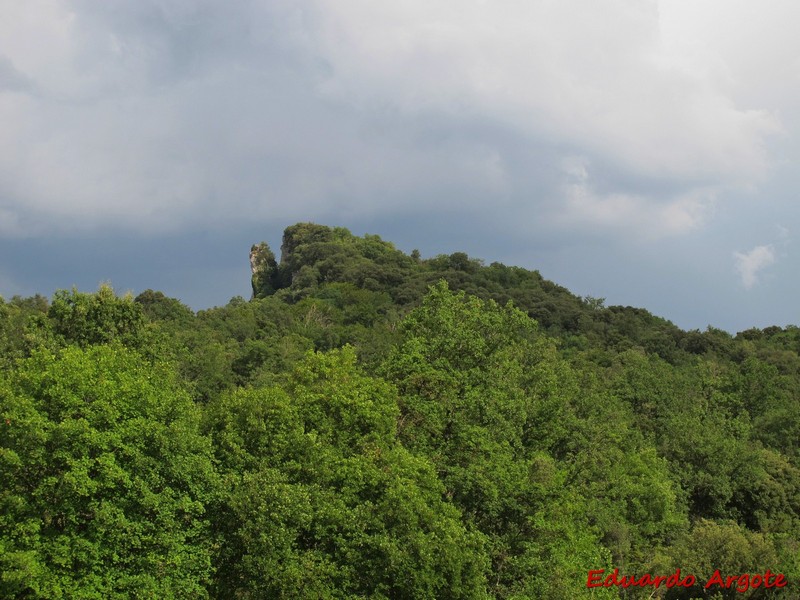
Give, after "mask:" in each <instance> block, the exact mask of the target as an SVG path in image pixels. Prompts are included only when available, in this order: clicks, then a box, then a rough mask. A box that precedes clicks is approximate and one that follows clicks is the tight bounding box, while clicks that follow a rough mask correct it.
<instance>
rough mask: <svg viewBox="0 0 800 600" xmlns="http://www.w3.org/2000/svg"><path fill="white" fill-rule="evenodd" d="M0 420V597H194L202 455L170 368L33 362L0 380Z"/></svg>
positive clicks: (204, 547) (126, 359)
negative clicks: (1, 420) (0, 572)
mask: <svg viewBox="0 0 800 600" xmlns="http://www.w3.org/2000/svg"><path fill="white" fill-rule="evenodd" d="M0 415H1V416H2V418H3V424H2V425H3V426H2V429H0V462H1V463H2V464H1V466H0V490H2V491H1V492H0V505H2V510H0V515H2V517H0V549H1V550H2V551H1V552H0V562H2V569H1V570H2V573H3V576H2V579H0V590H1V593H0V595H2V596H3V597H5V598H10V597H30V598H47V599H58V598H129V597H132V596H134V595H135V596H136V597H141V598H197V597H203V596H205V591H204V590H205V583H206V581H207V580H208V579H209V577H210V575H211V572H212V567H211V563H210V545H209V537H208V521H207V515H206V512H205V506H206V503H207V502H208V500H209V499H210V498H211V494H212V493H213V490H214V485H215V484H214V482H215V474H214V469H213V466H212V462H211V446H210V444H209V441H208V440H207V439H206V438H203V437H202V436H201V435H200V434H199V429H198V426H199V414H198V411H197V409H196V408H195V407H194V405H193V404H192V403H191V401H190V400H189V399H188V397H187V396H186V395H185V394H184V393H183V392H182V391H181V390H180V388H179V387H178V385H177V383H176V382H175V379H174V376H173V375H172V373H171V372H170V371H169V369H167V368H165V367H163V366H159V365H150V364H148V363H146V362H144V361H143V360H142V359H141V357H139V356H138V355H137V354H135V353H134V352H131V351H128V350H125V349H124V348H122V347H120V346H99V347H94V348H89V349H86V350H83V349H78V348H66V349H64V350H62V351H60V352H59V353H57V354H52V353H50V352H48V351H39V352H36V353H35V354H34V356H32V357H31V358H30V359H28V360H26V361H24V362H22V363H20V365H19V368H18V369H17V371H16V372H15V373H14V374H13V375H11V376H9V377H5V378H4V379H2V380H0Z"/></svg>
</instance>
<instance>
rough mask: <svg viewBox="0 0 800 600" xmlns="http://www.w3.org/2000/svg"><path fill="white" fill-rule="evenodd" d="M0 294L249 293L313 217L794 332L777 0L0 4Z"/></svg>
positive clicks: (791, 151) (406, 244)
mask: <svg viewBox="0 0 800 600" xmlns="http://www.w3.org/2000/svg"><path fill="white" fill-rule="evenodd" d="M0 16H2V18H0V295H2V296H4V297H6V298H9V297H10V296H12V295H14V294H22V295H30V294H33V293H36V292H39V293H44V294H47V295H49V294H51V293H52V292H53V291H55V290H56V289H58V288H65V287H70V286H72V285H77V286H78V287H79V288H80V289H82V290H86V291H91V290H94V289H96V287H97V285H98V283H99V282H101V281H111V282H112V284H113V285H114V286H115V287H116V288H117V289H118V290H119V291H125V290H132V291H133V292H134V293H138V292H140V291H142V290H144V289H146V288H154V289H160V290H162V291H164V292H165V293H167V294H168V295H172V296H175V297H178V298H180V299H181V300H183V301H184V302H186V303H187V304H189V305H190V306H192V307H193V308H195V309H201V308H207V307H210V306H213V305H219V304H224V303H226V302H227V301H228V299H230V298H231V297H232V296H236V295H242V296H245V297H249V294H250V290H249V265H248V264H247V256H248V251H249V248H250V245H251V244H252V243H254V242H258V241H261V240H265V241H267V242H268V243H269V244H270V245H271V246H272V247H273V249H275V250H276V251H277V250H278V248H279V246H280V236H281V232H282V230H283V228H284V227H286V226H287V225H290V224H292V223H295V222H297V221H316V222H320V223H324V224H329V225H340V226H345V227H348V228H349V229H350V230H351V231H353V233H355V234H358V235H361V234H364V233H377V234H379V235H381V236H382V237H383V238H384V239H388V240H390V241H393V242H394V243H395V244H396V245H397V246H398V247H400V248H401V249H403V250H405V251H410V250H411V249H413V248H418V249H419V250H420V251H421V252H422V254H423V256H431V255H435V254H438V253H441V252H446V253H451V252H454V251H465V252H467V253H469V254H470V256H474V257H477V258H483V259H485V260H486V261H487V263H488V262H492V261H501V262H504V263H506V264H514V265H519V266H524V267H527V268H531V269H538V270H539V271H540V272H541V273H542V275H543V276H545V277H547V278H549V279H552V280H554V281H555V282H557V283H559V284H562V285H565V286H567V287H568V288H569V289H571V290H572V291H573V292H575V293H577V294H580V295H591V296H595V297H604V298H606V303H607V304H623V305H633V306H640V307H644V308H647V309H648V310H650V311H651V312H653V313H655V314H657V315H660V316H663V317H665V318H668V319H670V320H672V321H673V322H674V323H676V324H677V325H679V326H681V327H683V328H686V329H692V328H700V329H705V327H706V326H707V325H713V326H715V327H720V328H723V329H726V330H728V331H731V332H736V331H740V330H743V329H746V328H748V327H751V326H758V327H764V326H767V325H771V324H778V325H786V324H800V303H799V302H798V300H797V299H798V298H800V277H798V269H797V267H796V265H797V264H798V263H797V259H798V247H797V243H796V241H795V240H796V238H797V235H798V231H797V229H798V226H797V225H796V224H799V223H800V202H798V190H800V170H799V169H798V162H799V161H798V159H800V118H799V115H798V108H800V38H798V36H797V35H796V31H795V30H796V23H798V22H800V4H797V2H796V1H795V0H765V1H764V2H759V3H756V2H752V1H750V0H748V1H744V0H667V1H659V0H558V1H553V0H521V1H516V0H497V1H494V2H489V1H486V0H441V1H439V2H436V3H431V2H428V1H423V0H405V1H403V2H391V3H389V2H375V1H374V0H336V1H334V0H270V1H260V2H259V1H241V2H236V3H223V2H218V1H217V0H159V1H155V0H114V1H111V2H97V1H96V0H72V1H66V0H61V1H49V0H27V1H26V2H19V1H18V0H0Z"/></svg>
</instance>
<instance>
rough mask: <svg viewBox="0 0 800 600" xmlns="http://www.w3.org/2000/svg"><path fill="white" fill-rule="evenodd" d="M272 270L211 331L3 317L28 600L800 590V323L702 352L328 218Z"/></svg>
mask: <svg viewBox="0 0 800 600" xmlns="http://www.w3.org/2000/svg"><path fill="white" fill-rule="evenodd" d="M250 258H251V269H252V280H251V283H252V287H253V299H252V300H250V301H246V300H245V299H243V298H241V297H236V298H233V299H232V300H231V301H230V302H229V303H228V304H227V305H225V306H221V307H215V308H211V309H208V310H203V311H199V312H198V313H197V314H195V313H194V312H193V311H192V310H191V309H189V308H188V307H187V306H185V305H184V304H182V303H181V302H180V301H179V300H177V299H173V298H168V297H166V296H165V295H164V294H163V293H161V292H158V291H154V290H146V291H144V292H142V293H141V294H139V295H138V296H137V297H136V299H135V300H133V299H132V298H131V297H129V296H125V297H119V296H117V295H116V294H115V293H114V291H113V290H112V289H111V288H110V286H101V287H100V289H99V290H98V291H97V292H95V293H93V294H85V293H80V292H78V291H77V290H74V289H73V290H71V291H58V292H56V293H55V295H54V296H53V299H52V302H48V301H47V299H46V298H44V297H42V296H34V297H32V298H19V297H14V298H12V299H11V300H10V301H3V300H2V299H0V597H4V598H5V597H8V598H73V597H75V598H115V597H118V598H123V597H125V598H127V597H142V598H162V597H163V598H171V597H186V598H198V597H200V598H202V597H205V596H209V597H213V598H225V599H227V598H240V599H246V598H376V599H380V598H385V599H390V598H391V599H394V598H495V599H512V598H513V599H517V600H521V599H527V598H530V599H540V598H548V599H557V600H558V599H563V600H572V599H576V598H577V599H579V598H594V599H597V598H626V599H634V600H639V599H642V600H643V599H644V598H650V597H664V598H666V599H669V600H676V599H681V600H682V599H684V598H686V599H688V598H701V597H702V598H709V599H710V598H716V599H717V600H719V599H720V598H729V597H730V598H738V597H742V598H747V597H752V598H759V597H766V596H764V595H763V593H762V592H763V591H764V590H761V591H750V592H747V593H745V594H739V592H732V590H714V591H708V590H703V589H702V588H696V589H692V590H675V589H673V590H669V591H667V590H663V589H661V590H653V589H638V588H636V589H634V588H628V589H618V588H591V589H590V588H587V587H586V579H587V573H588V571H589V570H594V569H605V570H606V571H607V572H612V571H613V570H614V569H615V568H616V569H619V572H620V573H622V574H626V575H634V574H642V573H652V574H654V575H657V574H663V575H668V574H670V573H672V572H673V571H674V570H675V569H676V568H681V569H682V571H683V572H684V573H688V572H695V574H696V575H697V576H698V578H703V577H707V576H709V575H710V574H711V573H713V571H714V570H715V569H721V570H723V571H730V572H729V573H728V574H734V573H733V572H736V573H739V572H743V571H750V572H753V573H754V572H757V571H763V570H764V569H766V568H767V567H769V568H770V569H771V570H772V571H773V572H779V571H780V572H784V573H785V574H786V575H787V577H789V578H790V580H791V581H792V582H796V581H798V580H800V443H799V442H798V440H800V412H799V411H800V402H798V401H797V399H798V398H800V327H796V326H788V327H767V328H765V329H750V330H747V331H744V332H741V333H740V334H738V335H736V336H731V335H730V334H728V333H727V332H724V331H720V330H718V329H714V328H711V327H709V328H707V329H706V330H705V331H699V330H695V331H688V332H687V331H681V330H680V329H678V328H677V327H675V326H674V325H673V324H672V323H670V322H669V321H666V320H664V319H661V318H659V317H657V316H654V315H652V314H650V313H649V312H648V311H646V310H643V309H640V308H633V307H623V306H610V307H607V306H605V302H604V301H603V300H602V299H599V298H593V297H591V296H585V297H583V298H581V297H578V296H575V295H574V294H572V293H570V292H569V290H567V289H565V288H563V287H561V286H558V285H556V284H555V283H553V282H551V281H547V280H546V279H544V278H543V277H542V276H541V275H540V274H539V273H538V272H537V271H532V270H527V269H523V268H520V267H510V266H506V265H502V264H500V263H491V264H490V265H488V266H487V265H485V264H484V263H483V262H482V261H481V260H478V259H475V258H471V257H470V256H468V255H467V254H466V253H464V252H453V253H451V254H442V255H439V256H435V257H432V258H427V259H424V258H423V257H422V256H421V255H420V253H419V252H418V251H415V252H412V253H411V255H406V254H404V253H403V252H401V251H399V250H398V249H397V248H395V247H394V246H393V245H392V244H391V243H389V242H386V241H384V240H382V239H381V238H380V237H378V236H376V235H365V236H361V237H359V236H355V235H353V234H352V233H351V232H350V231H348V230H347V229H344V228H331V227H326V226H323V225H317V224H313V223H298V224H297V225H294V226H291V227H288V228H287V229H286V231H285V232H284V237H283V243H282V246H281V257H280V261H279V262H278V261H276V259H275V256H274V255H273V253H272V251H271V250H270V248H269V246H268V245H267V244H266V243H264V242H262V243H260V244H257V245H254V246H253V247H252V248H251V255H250ZM653 592H655V595H653ZM782 593H783V595H781V593H780V592H779V593H774V594H772V595H770V596H768V597H774V598H792V597H794V596H795V595H796V590H794V591H793V590H792V589H791V587H790V588H787V589H786V590H784V592H782ZM759 594H761V595H759Z"/></svg>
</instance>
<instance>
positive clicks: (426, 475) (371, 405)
mask: <svg viewBox="0 0 800 600" xmlns="http://www.w3.org/2000/svg"><path fill="white" fill-rule="evenodd" d="M397 416H398V408H397V399H396V396H395V392H394V390H393V389H392V388H391V387H390V386H389V385H387V384H386V383H385V382H383V381H381V380H379V379H375V378H372V377H368V376H366V375H364V374H362V373H361V372H360V370H359V369H358V367H357V366H356V364H355V354H354V353H353V351H352V349H349V348H345V349H344V350H341V351H335V352H330V353H327V354H319V353H312V354H309V355H308V356H307V357H306V359H305V360H304V361H302V362H301V363H300V364H299V365H298V366H297V367H296V369H295V370H294V372H293V373H292V374H291V376H290V377H288V379H287V381H286V382H285V383H284V384H283V385H281V386H280V387H271V388H261V389H257V390H239V391H236V392H233V393H231V394H228V395H224V396H223V397H221V398H220V399H219V400H218V401H217V402H215V403H212V404H211V405H210V406H209V413H208V421H207V423H208V428H209V431H210V432H211V433H212V435H213V437H214V440H215V443H216V447H217V448H218V456H219V459H220V461H221V464H222V466H223V469H224V474H225V477H226V481H227V482H228V486H229V488H228V489H229V498H230V500H229V501H228V503H227V505H226V507H225V508H224V509H223V510H222V511H221V515H220V516H221V519H220V520H219V521H218V523H217V525H218V526H219V527H220V528H221V531H220V533H221V535H224V539H225V542H224V545H223V547H222V548H221V551H220V558H219V561H218V562H219V564H220V565H222V567H221V569H220V571H219V574H218V579H217V583H216V591H217V594H218V595H220V596H221V597H234V596H241V597H247V598H309V597H314V598H354V597H364V596H370V597H374V598H479V597H481V595H482V594H483V592H482V590H483V588H484V585H485V582H484V574H485V569H486V566H487V564H486V561H485V555H484V554H483V552H482V539H483V538H482V536H480V535H478V534H476V533H474V532H470V531H469V530H467V529H466V528H465V527H464V526H463V525H462V524H461V521H460V518H459V517H460V515H459V512H458V511H457V510H456V509H455V508H454V507H453V506H450V505H448V504H447V503H446V502H445V501H444V500H443V492H444V490H443V489H442V486H441V484H440V482H439V481H438V479H437V478H436V475H435V473H434V471H433V469H432V467H431V465H430V463H429V462H428V461H427V460H426V459H424V458H423V457H415V456H412V455H411V454H410V453H409V452H408V451H407V450H405V449H404V448H403V447H402V446H400V445H399V443H398V441H397V438H396V432H395V427H396V421H397Z"/></svg>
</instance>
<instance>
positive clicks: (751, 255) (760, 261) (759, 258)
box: [733, 244, 775, 289]
mask: <svg viewBox="0 0 800 600" xmlns="http://www.w3.org/2000/svg"><path fill="white" fill-rule="evenodd" d="M733 257H734V259H735V260H736V269H737V270H738V271H739V275H740V276H741V278H742V285H744V287H745V288H747V289H750V288H752V287H753V286H754V285H755V284H756V283H757V282H758V275H759V273H760V272H761V271H762V270H764V269H765V268H766V267H768V266H770V265H771V264H773V263H774V262H775V248H774V247H773V246H772V245H771V244H770V245H768V246H756V247H755V248H753V249H752V250H750V252H745V253H742V252H734V253H733Z"/></svg>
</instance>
